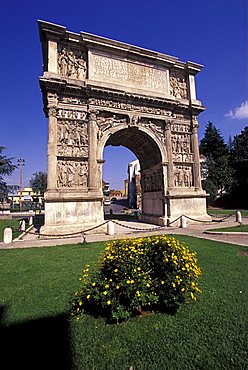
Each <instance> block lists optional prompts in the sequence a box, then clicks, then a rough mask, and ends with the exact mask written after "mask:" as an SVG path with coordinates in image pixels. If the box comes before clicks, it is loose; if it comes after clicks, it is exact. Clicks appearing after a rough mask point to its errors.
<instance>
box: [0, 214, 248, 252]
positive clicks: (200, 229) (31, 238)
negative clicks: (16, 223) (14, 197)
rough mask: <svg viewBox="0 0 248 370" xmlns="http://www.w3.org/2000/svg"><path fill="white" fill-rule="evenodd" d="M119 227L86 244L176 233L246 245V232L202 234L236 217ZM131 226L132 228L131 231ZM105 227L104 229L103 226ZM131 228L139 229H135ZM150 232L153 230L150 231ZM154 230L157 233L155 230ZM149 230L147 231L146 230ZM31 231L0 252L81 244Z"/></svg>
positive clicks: (92, 237)
mask: <svg viewBox="0 0 248 370" xmlns="http://www.w3.org/2000/svg"><path fill="white" fill-rule="evenodd" d="M116 221H117V220H116ZM117 222H118V223H119V224H122V225H124V226H125V227H123V226H120V225H118V224H115V235H114V236H109V235H107V234H106V233H103V232H102V233H99V234H97V230H96V233H94V234H90V235H87V234H86V241H87V242H99V241H107V240H113V239H120V238H130V237H139V236H148V235H159V234H178V235H188V236H193V237H198V238H204V239H208V240H215V241H220V242H225V243H231V244H238V245H242V246H248V233H239V234H232V235H230V234H218V235H217V234H204V231H206V230H210V229H216V228H221V227H230V226H237V225H238V224H237V222H235V218H234V217H232V218H229V219H227V220H226V221H224V222H213V223H197V224H193V225H188V227H187V228H179V227H164V228H160V229H159V228H158V227H157V226H156V225H151V224H147V223H143V222H139V221H117ZM243 224H246V225H248V218H243ZM130 227H131V228H130ZM106 228H107V227H106ZM132 228H137V229H141V230H140V231H139V230H134V229H132ZM151 229H153V230H151ZM156 229H157V230H156ZM145 230H148V231H145ZM34 231H35V230H34V229H33V230H31V232H32V234H26V235H25V236H24V237H23V239H22V240H19V241H15V242H12V243H10V244H4V243H0V249H13V248H32V247H50V246H56V245H65V244H78V243H82V242H83V238H82V236H80V237H73V238H68V237H66V238H52V239H39V238H38V235H37V234H34Z"/></svg>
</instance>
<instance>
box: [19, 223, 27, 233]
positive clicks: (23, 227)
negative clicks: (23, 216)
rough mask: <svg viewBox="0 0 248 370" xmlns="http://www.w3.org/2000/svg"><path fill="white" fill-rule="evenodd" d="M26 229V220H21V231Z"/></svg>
mask: <svg viewBox="0 0 248 370" xmlns="http://www.w3.org/2000/svg"><path fill="white" fill-rule="evenodd" d="M25 230H26V226H25V220H21V221H20V231H22V232H24V231H25Z"/></svg>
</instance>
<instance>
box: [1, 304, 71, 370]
mask: <svg viewBox="0 0 248 370" xmlns="http://www.w3.org/2000/svg"><path fill="white" fill-rule="evenodd" d="M6 311H7V307H6V306H5V307H4V306H1V307H0V315H1V326H0V348H1V354H2V355H1V357H0V368H1V369H20V368H22V367H23V369H71V356H70V344H69V339H68V338H69V329H68V321H67V320H68V316H67V315H66V314H64V315H60V316H54V317H46V318H41V319H37V320H30V321H25V322H21V323H17V324H11V325H9V326H8V325H6V324H4V316H5V314H6Z"/></svg>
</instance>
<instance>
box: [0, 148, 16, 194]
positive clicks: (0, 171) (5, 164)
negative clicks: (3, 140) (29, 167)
mask: <svg viewBox="0 0 248 370" xmlns="http://www.w3.org/2000/svg"><path fill="white" fill-rule="evenodd" d="M4 149H5V147H3V146H0V194H1V196H2V197H3V196H5V195H6V194H8V186H7V184H6V182H5V180H4V178H3V176H9V175H11V174H12V172H13V171H14V170H15V168H16V166H15V165H14V164H12V160H13V158H6V156H5V155H3V154H2V152H3V150H4Z"/></svg>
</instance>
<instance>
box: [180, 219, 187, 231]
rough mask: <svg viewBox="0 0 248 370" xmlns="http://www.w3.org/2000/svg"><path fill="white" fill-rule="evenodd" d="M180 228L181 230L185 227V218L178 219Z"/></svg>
mask: <svg viewBox="0 0 248 370" xmlns="http://www.w3.org/2000/svg"><path fill="white" fill-rule="evenodd" d="M180 227H181V228H183V229H185V228H186V227H187V219H186V217H185V216H181V218H180Z"/></svg>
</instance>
